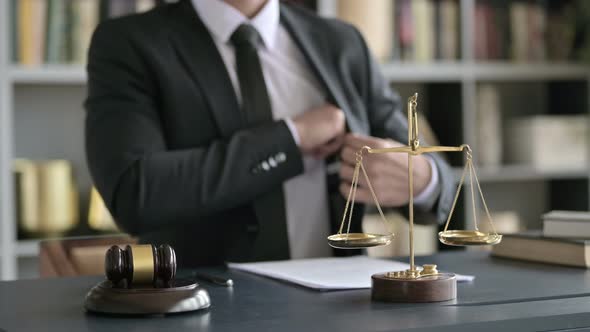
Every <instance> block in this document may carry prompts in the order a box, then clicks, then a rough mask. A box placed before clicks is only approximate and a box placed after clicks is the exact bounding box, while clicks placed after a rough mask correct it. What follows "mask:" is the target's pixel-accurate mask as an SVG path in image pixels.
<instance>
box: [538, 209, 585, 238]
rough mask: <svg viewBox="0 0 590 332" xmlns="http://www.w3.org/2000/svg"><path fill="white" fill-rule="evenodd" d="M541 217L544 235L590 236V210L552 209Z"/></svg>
mask: <svg viewBox="0 0 590 332" xmlns="http://www.w3.org/2000/svg"><path fill="white" fill-rule="evenodd" d="M542 219H543V235H544V236H549V237H569V238H590V212H586V211H559V210H554V211H551V212H549V213H546V214H544V215H543V217H542Z"/></svg>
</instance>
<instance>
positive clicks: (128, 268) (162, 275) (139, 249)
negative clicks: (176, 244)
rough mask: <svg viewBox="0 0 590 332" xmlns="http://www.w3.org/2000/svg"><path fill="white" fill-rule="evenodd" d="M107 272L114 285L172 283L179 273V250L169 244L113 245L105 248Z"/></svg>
mask: <svg viewBox="0 0 590 332" xmlns="http://www.w3.org/2000/svg"><path fill="white" fill-rule="evenodd" d="M105 274H106V277H107V279H108V280H110V281H111V282H112V283H113V285H114V286H115V287H125V286H126V287H127V288H131V287H133V286H136V285H152V286H153V287H170V282H171V281H172V280H174V278H175V276H176V253H175V252H174V249H172V247H171V246H169V245H167V244H163V245H160V246H158V247H156V246H154V245H151V244H140V245H127V246H126V247H125V249H121V248H120V247H119V246H112V247H111V248H109V249H108V250H107V252H106V256H105Z"/></svg>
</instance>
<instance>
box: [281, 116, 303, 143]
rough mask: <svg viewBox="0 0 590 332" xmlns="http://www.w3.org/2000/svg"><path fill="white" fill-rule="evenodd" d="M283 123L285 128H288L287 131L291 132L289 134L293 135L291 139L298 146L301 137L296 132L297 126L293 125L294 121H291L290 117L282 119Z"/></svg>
mask: <svg viewBox="0 0 590 332" xmlns="http://www.w3.org/2000/svg"><path fill="white" fill-rule="evenodd" d="M284 121H285V124H286V125H287V128H289V131H290V132H291V136H293V140H294V141H295V144H297V146H299V144H300V142H301V138H300V137H299V133H298V132H297V127H295V123H293V120H292V119H290V118H287V119H284Z"/></svg>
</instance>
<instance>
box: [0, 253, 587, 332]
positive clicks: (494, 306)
mask: <svg viewBox="0 0 590 332" xmlns="http://www.w3.org/2000/svg"><path fill="white" fill-rule="evenodd" d="M427 262H433V263H437V264H439V266H440V268H441V269H443V270H450V271H454V272H457V273H464V274H474V275H476V280H475V281H474V282H472V283H460V284H459V288H458V291H459V298H458V299H457V300H455V301H450V302H445V303H435V304H386V303H373V302H371V301H370V299H369V290H355V291H340V292H324V293H320V292H316V291H311V290H308V289H305V288H302V287H297V286H293V285H290V284H286V283H282V282H278V281H274V280H269V279H265V278H262V277H258V276H253V275H249V274H245V273H241V272H228V273H226V274H227V275H231V277H232V278H233V279H234V282H235V286H234V288H233V289H227V288H223V287H217V286H212V285H208V284H203V285H204V286H205V287H206V288H207V289H208V290H209V292H210V295H211V299H212V304H213V305H212V307H211V309H209V310H208V311H205V312H201V313H191V314H181V315H173V316H167V317H147V318H138V317H135V318H121V317H110V316H101V315H93V314H87V313H86V312H85V311H84V309H83V307H82V303H83V300H84V295H85V293H86V292H87V291H88V289H90V288H91V287H92V286H93V285H94V284H95V283H96V282H98V281H99V280H100V278H96V277H85V278H59V279H45V280H22V281H12V282H1V283H0V328H2V329H5V330H7V331H64V330H68V331H111V332H113V331H125V332H131V331H142V332H143V331H152V330H170V331H184V330H187V331H189V330H190V331H237V330H239V331H306V332H308V331H316V330H317V331H336V330H337V331H397V330H404V329H413V330H415V331H455V332H456V331H473V330H475V329H477V330H478V331H497V330H500V329H502V330H505V331H540V330H542V331H550V330H558V329H565V328H570V329H571V328H587V327H590V272H588V271H586V270H582V269H574V268H567V267H557V266H549V265H540V264H532V263H523V262H516V261H509V260H500V259H493V258H490V257H488V255H487V254H485V253H475V252H470V253H467V252H459V253H444V254H439V255H436V256H433V257H428V258H419V259H417V263H427ZM209 270H211V271H215V269H209ZM217 272H219V270H217ZM576 331H578V330H576Z"/></svg>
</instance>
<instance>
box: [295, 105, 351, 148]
mask: <svg viewBox="0 0 590 332" xmlns="http://www.w3.org/2000/svg"><path fill="white" fill-rule="evenodd" d="M293 124H295V128H296V129H297V133H298V134H299V138H300V142H299V148H300V149H301V152H303V154H308V155H313V156H315V157H316V158H318V159H319V158H325V157H326V156H328V155H330V154H332V153H334V152H336V151H338V150H339V149H340V147H341V146H342V142H343V140H344V132H345V128H346V125H345V118H344V113H343V112H342V110H341V109H339V108H337V107H336V106H334V105H330V104H326V105H323V106H320V107H317V108H314V109H311V110H309V111H307V112H305V113H303V114H301V115H299V116H297V117H295V118H294V119H293Z"/></svg>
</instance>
